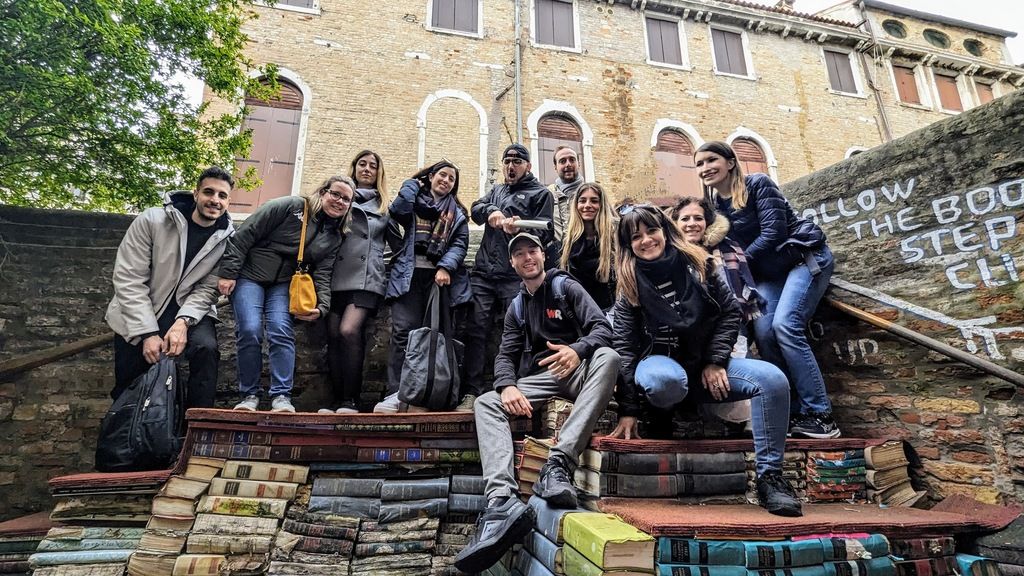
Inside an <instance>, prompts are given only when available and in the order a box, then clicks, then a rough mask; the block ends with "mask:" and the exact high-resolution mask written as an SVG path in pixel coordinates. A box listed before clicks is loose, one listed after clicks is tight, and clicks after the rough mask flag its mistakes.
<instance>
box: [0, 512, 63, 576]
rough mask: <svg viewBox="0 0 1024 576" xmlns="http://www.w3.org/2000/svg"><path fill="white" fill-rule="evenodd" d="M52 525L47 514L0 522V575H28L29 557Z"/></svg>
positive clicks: (41, 513)
mask: <svg viewBox="0 0 1024 576" xmlns="http://www.w3.org/2000/svg"><path fill="white" fill-rule="evenodd" d="M52 525H53V523H52V522H50V516H49V514H47V513H45V512H40V513H37V514H30V515H28V516H21V517H19V518H14V519H11V520H8V521H6V522H0V574H18V575H20V574H28V573H29V571H30V570H31V568H29V565H28V557H29V556H31V555H32V553H33V552H35V551H36V548H37V547H38V546H39V543H40V542H42V540H43V538H44V537H45V536H46V534H47V532H48V531H49V529H50V527H51V526H52ZM51 573H52V572H51Z"/></svg>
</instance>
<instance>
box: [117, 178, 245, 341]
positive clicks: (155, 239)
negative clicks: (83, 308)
mask: <svg viewBox="0 0 1024 576" xmlns="http://www.w3.org/2000/svg"><path fill="white" fill-rule="evenodd" d="M195 206H196V203H195V199H194V197H193V196H192V193H191V192H185V191H182V192H173V193H171V194H167V195H165V196H164V205H163V206H157V207H153V208H147V209H146V210H144V211H143V212H142V214H139V216H138V217H137V218H135V220H134V221H132V223H131V226H129V227H128V231H127V232H125V235H124V239H123V240H121V245H120V246H118V248H117V257H116V259H115V260H114V274H113V283H114V297H113V298H112V299H111V300H110V304H109V305H108V306H107V313H106V315H105V317H104V318H105V319H106V321H107V324H108V325H109V326H110V328H111V330H113V331H114V332H115V333H117V334H118V335H120V336H121V337H122V338H124V339H125V340H127V341H128V342H129V343H130V344H132V345H136V344H138V343H139V341H140V340H141V337H142V336H143V335H146V334H152V333H154V332H159V331H160V328H159V326H158V325H157V319H158V318H159V317H160V315H161V314H163V313H164V311H165V310H166V309H167V306H168V305H169V304H170V303H171V298H172V297H173V298H174V299H175V301H176V302H177V304H178V305H179V306H180V310H178V316H189V317H191V318H195V319H196V320H202V319H203V318H204V317H205V316H207V315H210V316H212V317H216V316H217V311H216V308H215V307H214V304H216V302H217V298H218V297H219V294H218V292H217V274H216V272H217V264H218V263H219V262H220V259H221V255H223V254H224V250H225V247H226V246H227V243H228V238H229V237H230V236H231V235H232V234H233V233H234V231H235V228H234V226H232V224H231V216H230V215H228V213H227V212H224V214H223V215H221V217H220V218H218V219H217V221H216V222H215V223H214V224H213V226H214V227H216V230H215V231H214V233H213V234H212V235H211V236H210V238H209V239H208V240H207V241H206V244H204V245H203V247H202V248H200V249H199V252H198V253H197V254H196V255H195V257H194V258H193V259H192V261H191V262H190V263H189V265H188V269H185V270H183V269H182V267H183V264H184V258H185V248H186V243H187V241H188V238H187V234H188V218H191V217H192V212H193V210H195Z"/></svg>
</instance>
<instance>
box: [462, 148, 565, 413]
mask: <svg viewBox="0 0 1024 576" xmlns="http://www.w3.org/2000/svg"><path fill="white" fill-rule="evenodd" d="M531 168H532V165H531V164H530V152H529V150H527V149H526V147H525V146H523V145H522V144H510V145H509V146H508V147H506V148H505V151H504V152H503V153H502V155H501V170H502V174H503V175H504V182H503V183H501V184H495V185H494V188H492V189H491V191H490V193H488V194H487V195H486V196H484V197H483V198H480V199H479V200H477V201H476V202H474V203H473V206H472V209H471V210H470V212H471V214H470V216H471V217H472V219H473V222H475V223H477V224H485V225H486V226H485V227H484V236H483V239H482V240H481V241H480V249H479V250H477V253H476V261H475V263H474V265H473V270H472V273H471V275H470V286H471V288H472V290H473V311H472V312H471V313H470V314H469V322H468V327H467V330H466V333H465V334H464V336H463V341H464V342H465V343H466V353H465V370H466V377H465V379H464V384H463V397H462V402H461V403H460V404H459V406H458V407H457V408H456V410H462V411H470V410H472V409H473V402H474V401H475V400H476V397H477V396H478V395H480V394H481V393H482V392H483V391H484V390H485V389H486V387H485V383H484V369H485V362H486V358H488V357H493V356H492V355H489V354H487V353H486V350H487V343H488V341H490V339H491V326H492V325H493V318H494V314H495V313H496V312H504V311H505V310H506V309H507V308H508V305H509V302H511V301H512V298H513V297H514V296H515V295H516V293H517V292H518V291H519V282H520V280H519V276H518V275H516V273H515V271H514V270H513V269H512V266H511V265H510V264H509V254H508V241H509V240H510V239H511V238H512V236H514V235H515V234H517V233H519V227H518V226H516V221H517V220H546V221H548V222H551V219H552V216H553V211H554V208H553V205H554V204H553V200H552V198H551V194H550V193H549V192H548V191H547V189H546V188H544V186H543V185H542V184H541V183H540V181H539V180H537V178H536V176H534V175H533V173H532V172H530V169H531ZM535 232H536V237H537V238H538V239H539V240H540V241H541V242H542V243H543V244H544V247H545V248H546V247H547V246H548V245H549V244H551V242H552V240H553V236H552V233H551V231H550V229H549V230H537V231H535Z"/></svg>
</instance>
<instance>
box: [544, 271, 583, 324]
mask: <svg viewBox="0 0 1024 576" xmlns="http://www.w3.org/2000/svg"><path fill="white" fill-rule="evenodd" d="M568 278H569V277H568V276H565V275H558V276H555V279H554V280H552V281H551V290H552V292H553V293H554V295H555V304H556V305H557V306H558V309H559V310H561V311H562V315H563V316H565V318H566V319H567V320H572V322H573V325H574V326H576V337H577V338H582V337H583V328H582V327H581V326H580V323H579V322H578V321H577V320H576V311H575V310H573V308H572V306H570V305H569V300H568V299H567V298H566V297H565V281H566V280H567V279H568Z"/></svg>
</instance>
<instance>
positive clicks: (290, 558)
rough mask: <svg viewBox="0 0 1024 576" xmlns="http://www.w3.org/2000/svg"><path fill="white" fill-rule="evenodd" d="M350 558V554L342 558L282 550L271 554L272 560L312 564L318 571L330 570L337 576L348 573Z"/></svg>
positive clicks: (279, 549)
mask: <svg viewBox="0 0 1024 576" xmlns="http://www.w3.org/2000/svg"><path fill="white" fill-rule="evenodd" d="M350 557H351V555H350V554H346V555H345V556H341V555H339V554H317V553H316V552H303V551H301V550H292V551H291V552H286V551H285V550H283V549H281V548H274V549H273V551H272V552H271V553H270V559H271V560H278V561H281V562H296V563H301V564H311V565H313V567H314V568H315V569H316V570H327V569H329V570H332V574H335V575H340V574H347V573H348V564H349V558H350Z"/></svg>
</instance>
